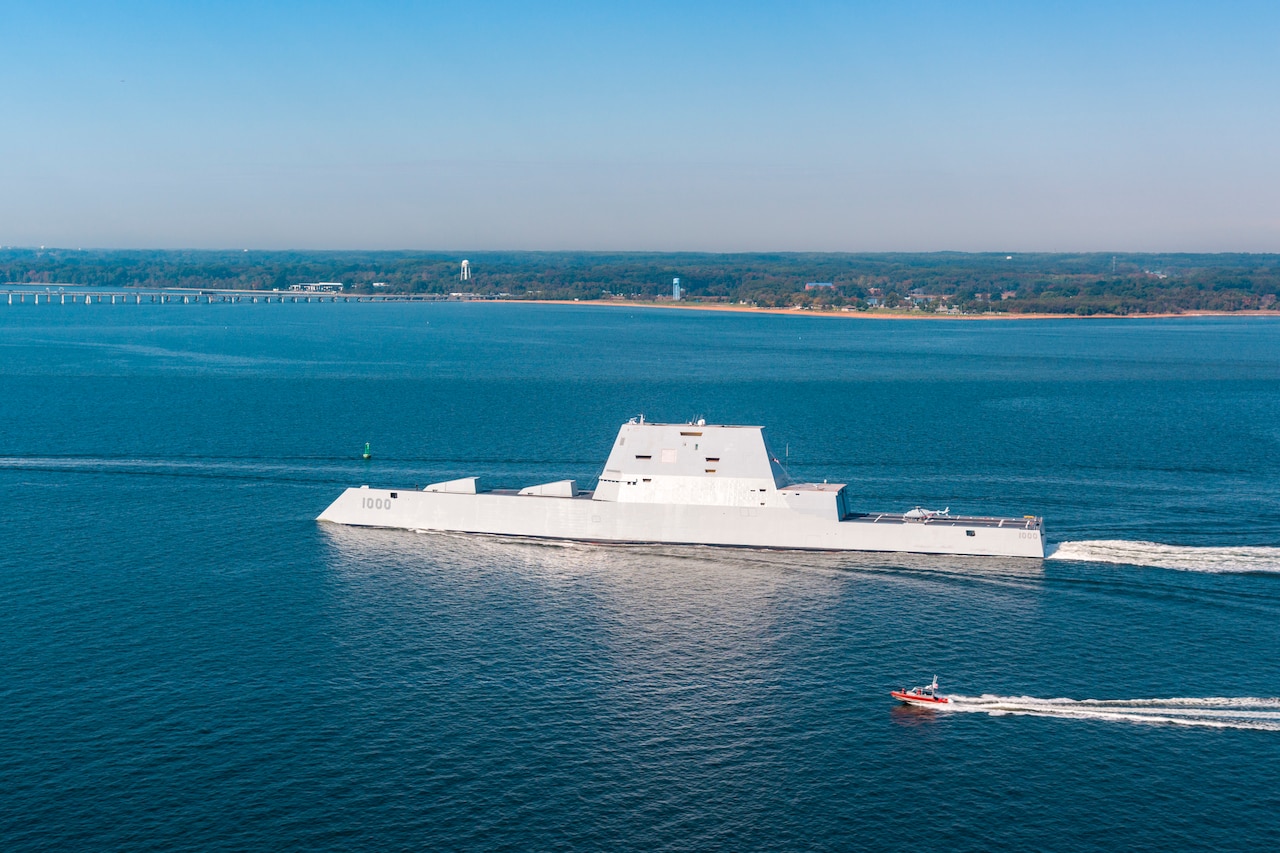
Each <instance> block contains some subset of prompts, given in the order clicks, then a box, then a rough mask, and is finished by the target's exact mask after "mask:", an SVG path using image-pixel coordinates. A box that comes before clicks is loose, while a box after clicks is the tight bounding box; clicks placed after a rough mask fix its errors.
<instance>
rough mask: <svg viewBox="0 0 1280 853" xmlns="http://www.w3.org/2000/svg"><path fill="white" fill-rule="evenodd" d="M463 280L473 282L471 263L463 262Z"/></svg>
mask: <svg viewBox="0 0 1280 853" xmlns="http://www.w3.org/2000/svg"><path fill="white" fill-rule="evenodd" d="M462 280H463V281H471V261H463V262H462Z"/></svg>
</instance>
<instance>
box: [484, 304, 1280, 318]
mask: <svg viewBox="0 0 1280 853" xmlns="http://www.w3.org/2000/svg"><path fill="white" fill-rule="evenodd" d="M476 301H490V300H476ZM492 301H493V302H495V303H499V304H501V303H506V304H519V303H528V304H533V305H579V306H583V305H589V306H598V307H602V308H603V307H608V308H659V309H663V310H667V311H718V312H721V313H725V314H781V315H784V316H789V317H844V318H849V319H855V320H1169V319H1176V318H1186V317H1280V311H1262V310H1251V311H1184V312H1182V313H1178V314H1174V313H1160V314H1157V313H1149V314H933V313H926V312H924V311H919V312H912V313H889V312H887V311H886V312H880V311H813V310H809V309H804V308H757V307H755V306H754V305H725V304H720V303H696V302H688V303H684V304H680V305H677V304H675V303H673V302H622V301H610V300H603V299H593V300H582V301H579V300H570V299H499V300H492Z"/></svg>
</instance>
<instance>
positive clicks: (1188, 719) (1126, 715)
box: [946, 694, 1280, 731]
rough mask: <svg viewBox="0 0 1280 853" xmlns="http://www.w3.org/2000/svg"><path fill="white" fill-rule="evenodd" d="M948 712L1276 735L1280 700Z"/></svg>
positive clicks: (998, 704) (993, 702) (1076, 703)
mask: <svg viewBox="0 0 1280 853" xmlns="http://www.w3.org/2000/svg"><path fill="white" fill-rule="evenodd" d="M950 698H951V703H950V704H949V705H948V706H946V709H947V710H949V711H969V712H980V713H985V714H991V715H994V716H999V715H1004V714H1016V715H1022V716H1031V717H1058V718H1062V719H1071V720H1104V721H1109V722H1119V723H1143V724H1146V725H1174V726H1205V727H1209V728H1217V729H1254V730H1260V731H1280V699H1259V698H1255V697H1235V698H1233V697H1224V696H1206V697H1200V698H1174V699H1037V698H1036V697H1034V696H992V695H990V694H983V695H982V696H956V695H952V696H951V697H950Z"/></svg>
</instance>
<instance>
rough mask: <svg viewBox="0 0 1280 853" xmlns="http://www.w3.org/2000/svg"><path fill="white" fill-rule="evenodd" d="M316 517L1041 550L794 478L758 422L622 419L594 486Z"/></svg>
mask: <svg viewBox="0 0 1280 853" xmlns="http://www.w3.org/2000/svg"><path fill="white" fill-rule="evenodd" d="M319 520H320V521H332V522H336V523H339V524H351V525H360V526H368V527H397V528H407V529H413V530H441V531H456V532H461V533H485V534H494V535H505V536H522V537H537V538H551V539H574V540H581V541H588V542H618V543H624V542H625V543H664V544H690V545H726V546H739V547H748V548H781V549H805V550H829V551H910V552H916V553H925V554H973V555H989V556H1008V557H1043V556H1044V538H1043V525H1042V523H1041V519H1039V518H1037V517H1032V516H1024V517H1022V518H990V517H978V516H953V515H950V514H949V513H947V512H945V511H943V512H930V511H922V510H919V509H918V508H917V509H916V510H914V511H911V512H906V513H865V512H857V511H855V510H854V507H853V506H852V502H851V500H850V495H849V494H848V491H847V489H846V488H845V486H844V484H838V483H791V482H790V481H789V479H788V477H787V475H786V472H785V471H784V470H783V468H782V466H781V465H780V464H779V463H778V460H777V457H775V456H774V455H773V454H772V453H770V452H769V448H768V445H767V444H766V442H765V437H764V429H763V427H757V426H715V425H708V424H705V423H702V422H696V423H687V424H654V423H646V422H645V421H644V419H643V418H640V419H639V420H634V419H633V420H632V421H630V422H628V423H625V424H623V425H622V428H621V429H620V430H619V431H618V437H617V439H616V440H615V441H614V444H613V449H612V451H611V452H610V453H609V459H608V461H607V462H605V467H604V470H603V471H602V472H601V474H600V477H599V481H598V483H597V485H596V489H595V491H594V492H589V491H581V490H579V489H578V488H577V484H576V483H575V482H574V481H573V480H558V481H556V482H552V483H543V484H538V485H532V486H528V487H526V488H524V489H520V490H518V491H517V490H499V489H495V490H490V491H485V490H482V489H481V488H480V485H479V481H478V479H477V478H475V477H465V478H462V479H457V480H449V481H446V482H442V483H435V484H433V485H430V486H427V487H426V488H425V489H423V490H422V491H416V490H413V491H406V490H403V489H399V490H391V489H371V488H369V487H368V486H362V487H360V488H358V489H355V488H352V489H347V490H346V491H345V492H343V493H342V495H341V496H340V497H339V498H338V499H337V500H336V501H334V502H333V503H332V504H331V505H330V506H329V508H328V509H326V510H325V511H324V512H323V513H321V515H320V518H319Z"/></svg>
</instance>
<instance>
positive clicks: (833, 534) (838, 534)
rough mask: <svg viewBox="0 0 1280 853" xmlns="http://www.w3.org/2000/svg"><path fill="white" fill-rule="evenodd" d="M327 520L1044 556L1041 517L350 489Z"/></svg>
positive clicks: (788, 546) (502, 532) (604, 538)
mask: <svg viewBox="0 0 1280 853" xmlns="http://www.w3.org/2000/svg"><path fill="white" fill-rule="evenodd" d="M318 520H319V521H328V522H333V523H337V524H347V525H355V526H360V527H385V528H400V529H407V530H431V531H448V532H457V533H478V534H489V535H496V536H517V537H525V538H544V539H567V540H576V541H583V542H600V543H619V544H621V543H653V544H669V545H721V546H735V547H746V548H771V549H784V550H811V551H898V552H910V553H918V554H956V555H972V556H993V557H1030V558H1037V559H1039V558H1043V557H1044V534H1043V527H1042V525H1041V524H1040V520H1039V519H1020V518H986V517H940V518H930V519H927V520H924V521H921V520H914V519H906V518H904V517H903V516H901V515H895V514H881V515H863V516H856V517H851V518H845V519H843V520H839V521H837V520H835V519H833V518H820V517H817V516H814V515H810V514H806V513H803V512H797V511H794V510H791V509H788V508H786V507H765V506H762V507H740V506H706V505H690V504H645V503H625V502H613V501H601V500H592V499H591V497H590V495H589V494H584V495H579V496H576V497H544V496H537V495H518V494H515V493H513V492H480V493H477V494H453V493H448V492H419V491H402V490H394V489H372V488H368V487H361V488H350V489H347V490H346V491H344V492H343V493H342V495H340V496H339V497H338V499H337V500H335V501H334V502H333V503H332V504H330V506H329V507H328V508H327V509H325V511H324V512H323V513H321V514H320V517H319V519H318Z"/></svg>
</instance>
